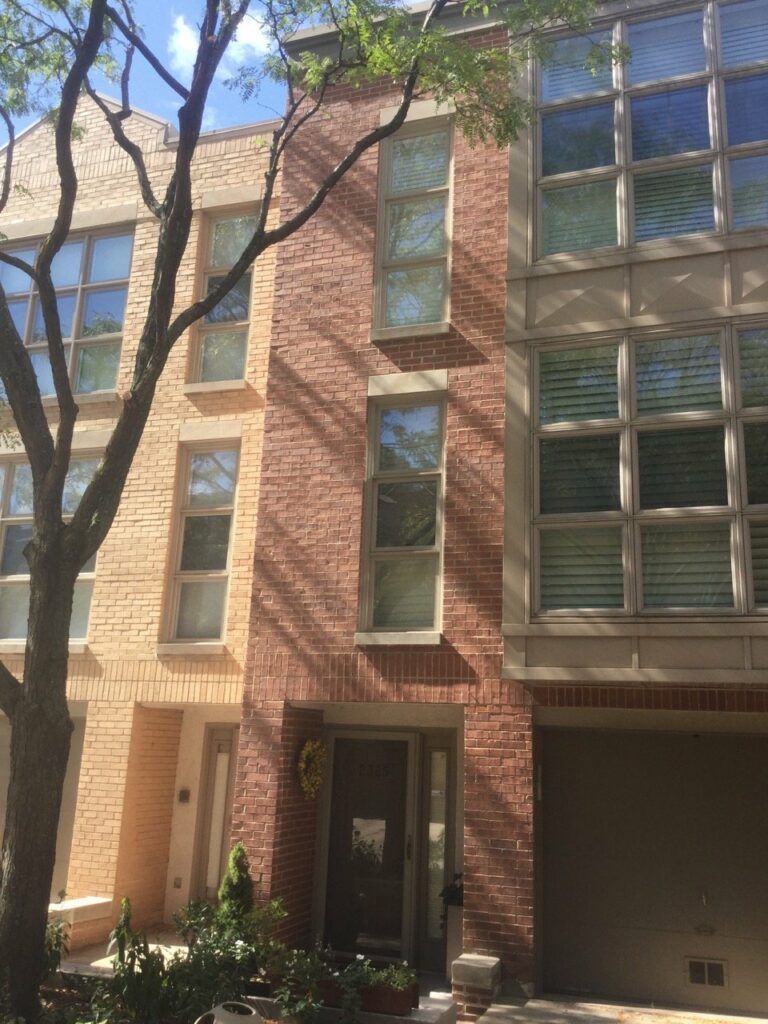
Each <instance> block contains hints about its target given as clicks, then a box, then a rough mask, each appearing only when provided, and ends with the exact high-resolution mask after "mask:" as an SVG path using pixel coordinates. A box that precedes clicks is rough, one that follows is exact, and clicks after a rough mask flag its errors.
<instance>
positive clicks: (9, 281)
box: [0, 249, 37, 295]
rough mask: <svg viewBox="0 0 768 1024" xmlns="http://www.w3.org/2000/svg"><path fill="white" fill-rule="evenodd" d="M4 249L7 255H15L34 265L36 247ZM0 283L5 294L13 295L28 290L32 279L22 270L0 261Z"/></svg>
mask: <svg viewBox="0 0 768 1024" xmlns="http://www.w3.org/2000/svg"><path fill="white" fill-rule="evenodd" d="M6 251H7V253H8V255H9V256H15V257H16V258H17V259H19V260H24V262H25V263H29V264H31V265H32V266H34V263H35V257H36V256H37V250H36V249H7V250H6ZM0 285H2V286H3V290H4V291H5V294H6V295H13V294H14V293H15V292H28V291H29V290H30V288H31V286H32V280H31V278H30V277H29V274H25V273H24V271H23V270H17V269H16V267H12V266H10V265H9V264H8V263H0Z"/></svg>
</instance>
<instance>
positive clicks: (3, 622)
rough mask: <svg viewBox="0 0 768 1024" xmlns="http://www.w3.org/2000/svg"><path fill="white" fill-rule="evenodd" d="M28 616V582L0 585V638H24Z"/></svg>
mask: <svg viewBox="0 0 768 1024" xmlns="http://www.w3.org/2000/svg"><path fill="white" fill-rule="evenodd" d="M28 617H29V584H28V583H19V584H16V585H15V586H6V587H0V640H24V639H26V636H27V619H28Z"/></svg>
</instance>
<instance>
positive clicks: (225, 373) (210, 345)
mask: <svg viewBox="0 0 768 1024" xmlns="http://www.w3.org/2000/svg"><path fill="white" fill-rule="evenodd" d="M246 338H247V334H246V332H245V331H216V332H215V333H212V334H205V335H203V338H202V339H201V342H200V346H201V348H200V380H201V381H216V380H242V379H243V377H244V376H245V344H246Z"/></svg>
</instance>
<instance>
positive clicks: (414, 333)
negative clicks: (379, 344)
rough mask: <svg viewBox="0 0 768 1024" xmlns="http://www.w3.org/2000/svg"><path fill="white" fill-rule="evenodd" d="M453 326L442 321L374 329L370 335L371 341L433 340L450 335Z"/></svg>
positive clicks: (446, 321)
mask: <svg viewBox="0 0 768 1024" xmlns="http://www.w3.org/2000/svg"><path fill="white" fill-rule="evenodd" d="M450 330H451V324H450V321H448V320H442V321H440V323H437V324H406V325H405V326H404V327H374V328H372V330H371V333H370V335H369V340H370V341H397V340H398V339H399V338H433V337H435V336H436V335H438V334H448V333H449V331H450Z"/></svg>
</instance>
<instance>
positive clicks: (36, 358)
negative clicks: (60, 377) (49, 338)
mask: <svg viewBox="0 0 768 1024" xmlns="http://www.w3.org/2000/svg"><path fill="white" fill-rule="evenodd" d="M29 358H30V360H31V362H32V369H33V370H34V371H35V377H36V378H37V386H38V387H39V388H40V394H41V395H42V397H43V398H45V397H46V396H47V395H54V394H55V393H56V388H55V387H54V386H53V370H51V360H50V358H49V357H48V350H47V349H37V350H35V351H34V352H30V353H29Z"/></svg>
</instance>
